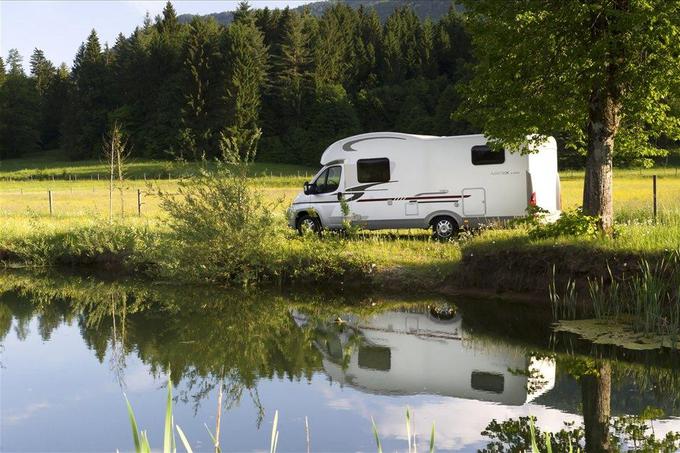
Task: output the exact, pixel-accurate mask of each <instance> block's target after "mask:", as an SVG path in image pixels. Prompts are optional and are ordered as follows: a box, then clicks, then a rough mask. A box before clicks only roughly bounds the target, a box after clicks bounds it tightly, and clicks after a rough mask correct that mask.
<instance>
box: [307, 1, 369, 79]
mask: <svg viewBox="0 0 680 453" xmlns="http://www.w3.org/2000/svg"><path fill="white" fill-rule="evenodd" d="M357 17H358V16H357V12H356V11H355V10H354V9H353V8H352V7H350V6H348V5H345V4H342V3H336V4H334V5H333V6H331V7H330V8H328V9H327V10H326V11H324V14H323V16H322V17H321V19H320V20H319V34H318V40H317V42H316V46H315V74H314V79H315V83H316V85H317V87H322V86H324V85H337V84H340V85H342V86H343V87H345V88H347V87H349V85H351V80H352V79H353V77H354V74H356V72H357V68H356V59H355V55H354V45H353V44H354V36H355V35H356V29H357V21H358V20H357Z"/></svg>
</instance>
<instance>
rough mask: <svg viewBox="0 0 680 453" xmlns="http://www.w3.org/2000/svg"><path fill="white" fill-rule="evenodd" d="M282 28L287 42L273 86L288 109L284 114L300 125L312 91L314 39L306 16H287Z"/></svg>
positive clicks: (275, 66) (280, 53)
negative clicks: (311, 44) (310, 44)
mask: <svg viewBox="0 0 680 453" xmlns="http://www.w3.org/2000/svg"><path fill="white" fill-rule="evenodd" d="M282 28H283V35H284V36H283V40H282V42H281V43H280V44H279V49H278V52H277V56H276V58H275V61H274V62H273V69H274V77H275V80H274V81H273V85H274V90H275V94H276V96H277V100H278V102H279V103H280V104H281V105H282V106H283V108H284V111H283V112H281V113H283V114H285V115H286V116H287V117H291V118H292V119H293V120H294V121H293V122H294V123H297V121H299V119H300V116H301V114H302V106H303V100H304V99H305V96H306V95H308V94H309V92H310V91H311V89H312V86H311V81H312V70H313V66H312V64H313V57H312V52H311V49H310V48H309V43H310V37H309V35H308V34H307V31H306V30H305V28H304V22H303V19H302V17H301V16H300V15H298V14H295V13H293V14H289V15H287V17H286V19H285V23H284V24H283V26H282Z"/></svg>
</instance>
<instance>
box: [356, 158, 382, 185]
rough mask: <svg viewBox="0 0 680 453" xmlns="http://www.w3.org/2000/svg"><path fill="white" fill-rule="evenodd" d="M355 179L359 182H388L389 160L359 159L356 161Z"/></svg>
mask: <svg viewBox="0 0 680 453" xmlns="http://www.w3.org/2000/svg"><path fill="white" fill-rule="evenodd" d="M357 179H358V180H359V182H388V181H389V180H390V160H389V159H385V158H380V159H359V160H358V161H357Z"/></svg>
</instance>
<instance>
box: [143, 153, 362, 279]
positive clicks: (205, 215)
mask: <svg viewBox="0 0 680 453" xmlns="http://www.w3.org/2000/svg"><path fill="white" fill-rule="evenodd" d="M161 200H162V201H161V205H162V207H163V208H164V209H165V210H166V211H167V213H168V214H169V221H168V226H169V227H170V230H171V234H170V238H169V241H170V243H169V247H165V249H164V250H163V252H162V255H160V254H159V255H160V256H158V257H157V258H156V261H158V262H159V263H161V267H162V268H163V270H164V271H165V272H166V273H169V274H171V275H174V276H178V277H181V278H185V279H190V280H203V281H216V282H220V283H225V284H236V285H248V284H251V283H257V282H260V281H272V282H276V283H280V282H282V281H304V282H312V281H325V282H332V281H336V282H337V283H341V282H342V281H343V280H344V279H345V278H346V277H349V276H350V275H351V276H352V277H353V280H355V281H356V280H357V278H356V277H359V279H358V280H359V281H360V280H361V276H363V275H365V274H366V272H367V270H370V264H368V263H369V261H368V259H367V258H365V257H364V256H363V255H357V254H352V253H349V252H347V251H345V247H344V240H343V239H342V238H340V237H337V236H328V235H327V237H326V238H324V239H323V240H320V239H319V238H318V237H317V236H316V235H307V236H304V237H297V235H296V234H295V233H294V232H293V231H292V230H289V229H288V228H286V225H285V217H284V216H282V215H278V214H277V212H276V211H277V208H278V204H279V203H271V204H269V203H265V202H264V201H263V198H262V196H261V194H260V192H259V191H258V190H257V189H256V188H255V187H254V186H253V183H252V181H251V180H250V179H249V178H248V176H247V171H246V165H244V164H237V165H230V166H229V167H227V166H225V165H222V164H218V165H217V167H216V170H214V171H203V172H201V173H200V174H199V175H198V176H196V177H194V178H192V179H188V180H185V181H182V182H180V183H179V192H178V193H176V194H169V193H162V194H161Z"/></svg>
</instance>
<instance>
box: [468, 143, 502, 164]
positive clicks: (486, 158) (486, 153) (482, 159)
mask: <svg viewBox="0 0 680 453" xmlns="http://www.w3.org/2000/svg"><path fill="white" fill-rule="evenodd" d="M471 153H472V165H497V164H502V163H504V162H505V150H504V149H500V150H492V149H491V148H489V147H488V146H486V145H478V146H473V147H472V150H471Z"/></svg>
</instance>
